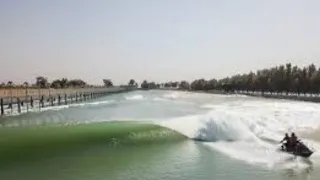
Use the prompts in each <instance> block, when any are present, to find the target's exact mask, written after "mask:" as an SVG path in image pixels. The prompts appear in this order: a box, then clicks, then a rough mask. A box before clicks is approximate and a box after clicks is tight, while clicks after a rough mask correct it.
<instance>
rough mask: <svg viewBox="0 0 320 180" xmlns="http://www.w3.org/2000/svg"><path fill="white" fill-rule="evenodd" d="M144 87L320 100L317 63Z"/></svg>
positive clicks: (290, 65)
mask: <svg viewBox="0 0 320 180" xmlns="http://www.w3.org/2000/svg"><path fill="white" fill-rule="evenodd" d="M140 89H143V90H148V89H166V90H180V91H190V92H204V93H214V94H240V95H248V96H257V97H264V98H276V99H290V100H299V101H310V102H320V96H319V94H320V68H317V67H316V66H315V65H314V64H310V65H308V66H304V67H298V66H296V65H294V66H293V65H292V64H291V63H287V64H285V65H280V66H275V67H271V68H268V69H261V70H257V71H256V72H253V71H251V72H249V73H245V74H236V75H233V76H229V77H225V78H222V79H219V80H217V79H215V78H212V79H210V80H206V79H204V78H201V79H196V80H194V81H192V82H188V81H186V80H183V81H180V82H179V81H170V82H165V83H159V84H157V83H155V82H148V81H147V80H144V81H143V83H142V84H141V88H140Z"/></svg>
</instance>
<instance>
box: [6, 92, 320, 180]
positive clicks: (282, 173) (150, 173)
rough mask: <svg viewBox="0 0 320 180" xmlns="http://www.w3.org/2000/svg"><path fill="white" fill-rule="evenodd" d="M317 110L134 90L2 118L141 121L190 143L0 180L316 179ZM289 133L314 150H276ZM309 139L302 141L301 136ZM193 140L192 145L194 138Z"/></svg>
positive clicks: (40, 164)
mask: <svg viewBox="0 0 320 180" xmlns="http://www.w3.org/2000/svg"><path fill="white" fill-rule="evenodd" d="M319 108H320V105H319V104H316V103H306V102H297V101H287V100H271V99H259V98H253V97H246V96H236V95H231V96H225V95H213V94H201V93H188V92H176V91H174V92H172V91H136V92H131V93H127V94H117V95H112V96H108V97H104V98H101V99H98V100H95V101H91V102H85V103H82V104H72V105H66V106H60V107H52V108H47V109H44V110H43V111H42V112H34V113H29V114H25V115H21V116H14V117H6V118H4V119H2V121H1V122H2V125H3V126H5V127H10V126H21V125H31V124H40V125H41V124H48V123H77V122H89V123H90V122H94V121H110V120H125V121H128V120H132V121H148V122H153V123H156V124H159V125H161V126H165V127H168V128H171V129H174V130H176V131H178V132H180V133H182V134H184V135H186V136H188V137H189V138H190V140H189V141H183V142H180V143H175V144H156V145H150V146H141V147H125V148H117V149H110V148H108V147H104V146H99V147H96V146H94V147H88V149H87V150H85V151H83V150H82V151H79V152H74V153H71V154H70V153H66V154H61V155H59V156H54V157H48V158H45V159H41V160H37V161H34V162H25V163H21V164H19V165H15V166H10V167H7V168H4V169H1V170H0V177H3V179H59V180H64V179H66V180H67V179H79V180H81V179H90V180H91V179H159V180H160V179H227V180H231V179H239V180H240V179H241V180H242V179H243V180H250V179H319V178H320V172H319V170H320V164H319V163H320V161H319V160H320V155H319V153H318V152H317V151H318V150H320V142H318V141H317V140H316V139H319V138H318V136H317V134H318V133H317V131H318V126H319V124H320V119H319V118H320V111H319ZM287 131H288V132H292V131H294V132H296V133H297V135H298V136H299V135H300V136H302V140H303V141H304V142H306V144H308V145H309V146H310V147H312V148H313V149H314V150H315V151H316V152H315V153H314V154H313V155H312V156H311V157H310V158H309V159H308V160H307V159H303V158H294V157H292V156H291V155H288V154H285V153H281V152H279V151H277V148H278V147H279V144H278V142H279V141H280V140H281V138H282V136H283V134H284V133H285V132H287ZM310 133H311V134H312V136H307V134H310ZM193 139H196V140H193Z"/></svg>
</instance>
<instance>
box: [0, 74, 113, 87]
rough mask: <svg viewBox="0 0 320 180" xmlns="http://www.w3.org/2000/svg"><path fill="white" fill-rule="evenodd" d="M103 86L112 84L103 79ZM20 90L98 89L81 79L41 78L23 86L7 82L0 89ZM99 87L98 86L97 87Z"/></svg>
mask: <svg viewBox="0 0 320 180" xmlns="http://www.w3.org/2000/svg"><path fill="white" fill-rule="evenodd" d="M102 81H103V86H105V87H112V86H113V82H112V80H110V79H103V80H102ZM9 87H10V88H21V87H32V88H53V89H63V88H85V87H98V86H97V85H90V84H88V83H87V82H85V81H84V80H82V79H70V80H69V79H67V78H62V79H55V80H53V81H51V82H49V80H48V78H46V77H43V76H38V77H36V78H35V82H34V83H33V84H29V83H28V82H24V83H23V84H15V83H14V82H13V81H8V82H7V83H1V84H0V88H9ZM99 87H100V86H99Z"/></svg>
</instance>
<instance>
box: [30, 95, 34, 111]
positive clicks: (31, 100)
mask: <svg viewBox="0 0 320 180" xmlns="http://www.w3.org/2000/svg"><path fill="white" fill-rule="evenodd" d="M30 106H31V108H33V98H32V96H31V97H30Z"/></svg>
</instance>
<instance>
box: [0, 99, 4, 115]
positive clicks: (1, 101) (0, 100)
mask: <svg viewBox="0 0 320 180" xmlns="http://www.w3.org/2000/svg"><path fill="white" fill-rule="evenodd" d="M0 107H1V116H2V115H4V109H3V99H2V98H1V99H0Z"/></svg>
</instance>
